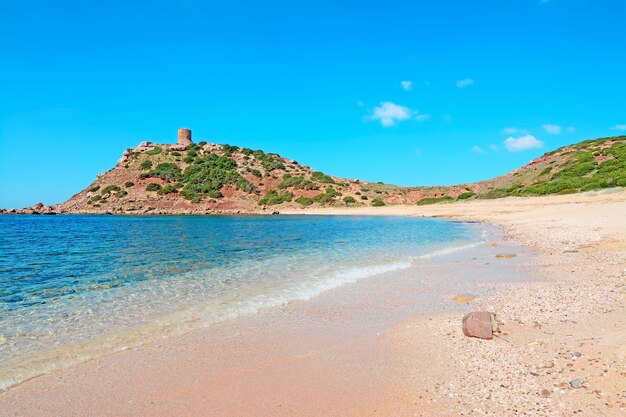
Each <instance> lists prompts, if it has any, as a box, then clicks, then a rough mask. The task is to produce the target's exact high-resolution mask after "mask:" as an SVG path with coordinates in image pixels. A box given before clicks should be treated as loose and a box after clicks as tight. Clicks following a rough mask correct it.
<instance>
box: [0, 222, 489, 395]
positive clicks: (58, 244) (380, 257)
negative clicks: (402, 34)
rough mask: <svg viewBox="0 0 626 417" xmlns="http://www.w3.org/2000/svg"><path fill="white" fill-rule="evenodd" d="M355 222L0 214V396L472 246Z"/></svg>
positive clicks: (431, 229)
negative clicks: (97, 360)
mask: <svg viewBox="0 0 626 417" xmlns="http://www.w3.org/2000/svg"><path fill="white" fill-rule="evenodd" d="M481 239H482V237H481V230H480V229H479V228H477V227H475V226H472V225H468V224H463V223H455V222H447V221H441V220H435V219H422V218H410V217H356V216H350V217H348V216H346V217H342V216H293V217H284V216H273V217H252V216H250V217H191V216H164V217H117V216H0V389H3V388H7V387H9V386H11V385H14V384H15V383H19V382H20V381H22V380H24V379H26V378H29V377H32V376H35V375H38V374H41V373H45V372H48V371H50V370H53V369H57V368H59V367H62V366H68V365H72V364H75V363H79V362H82V361H84V360H88V359H91V358H94V357H97V356H100V355H103V354H106V353H109V352H112V351H116V350H120V349H123V348H126V347H128V346H133V345H137V344H140V343H143V342H145V341H148V340H154V339H155V338H159V337H163V336H167V335H171V334H180V333H184V332H186V331H188V330H190V329H193V328H198V327H202V326H206V325H209V324H211V323H214V322H217V321H220V320H224V319H228V318H231V317H236V316H238V315H241V314H245V313H253V312H255V311H257V310H258V309H260V308H263V307H271V306H276V305H280V304H283V303H285V302H289V301H292V300H305V299H307V298H310V297H313V296H315V295H317V294H319V293H320V292H322V291H324V290H327V289H331V288H335V287H338V286H340V285H343V284H346V283H350V282H354V281H355V280H358V279H360V278H365V277H368V276H372V275H375V274H379V273H383V272H388V271H393V270H397V269H402V268H408V267H409V266H411V264H412V263H413V262H415V261H416V260H417V259H419V258H420V257H426V256H429V255H431V254H433V253H435V252H436V251H441V250H447V249H449V248H455V247H463V246H466V245H471V244H473V243H476V242H479V241H481Z"/></svg>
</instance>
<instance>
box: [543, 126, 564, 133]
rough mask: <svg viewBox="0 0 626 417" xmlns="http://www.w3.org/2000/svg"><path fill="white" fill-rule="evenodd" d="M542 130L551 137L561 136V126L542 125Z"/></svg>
mask: <svg viewBox="0 0 626 417" xmlns="http://www.w3.org/2000/svg"><path fill="white" fill-rule="evenodd" d="M542 127H543V130H545V131H546V132H548V133H549V134H551V135H560V134H561V126H559V125H543V126H542Z"/></svg>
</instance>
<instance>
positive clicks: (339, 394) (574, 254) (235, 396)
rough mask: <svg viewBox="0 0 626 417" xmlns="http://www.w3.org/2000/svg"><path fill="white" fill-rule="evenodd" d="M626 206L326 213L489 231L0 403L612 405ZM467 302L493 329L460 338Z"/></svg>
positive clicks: (545, 204) (194, 408)
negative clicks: (488, 336) (484, 313)
mask: <svg viewBox="0 0 626 417" xmlns="http://www.w3.org/2000/svg"><path fill="white" fill-rule="evenodd" d="M625 212H626V193H625V192H624V191H619V192H610V191H603V192H598V193H587V194H575V195H567V196H551V197H538V198H524V199H521V198H515V199H500V200H489V201H470V202H464V203H454V204H439V205H433V206H422V207H416V206H410V207H409V206H404V207H400V206H391V207H382V208H367V209H348V210H337V209H321V210H319V211H318V212H317V213H318V214H322V213H323V214H335V215H336V214H353V215H354V214H356V215H369V214H379V215H386V216H390V215H394V216H395V215H401V216H427V217H433V216H435V217H446V218H451V219H457V220H461V221H463V222H467V221H469V222H476V221H478V222H489V223H493V224H494V226H490V225H487V224H485V225H484V226H483V225H473V226H476V230H483V231H484V232H485V233H484V234H483V235H482V236H483V237H484V239H482V240H481V241H479V242H475V241H474V240H472V239H467V245H468V246H471V247H467V248H464V249H463V250H457V251H447V250H445V248H444V250H443V251H441V252H438V253H436V255H437V256H431V255H432V253H431V252H432V251H429V252H423V253H422V255H423V256H422V257H421V258H420V257H416V258H415V259H414V260H413V262H411V265H410V266H408V267H406V268H402V269H397V270H389V271H381V273H380V274H373V275H371V276H370V277H368V278H363V279H360V280H358V281H355V282H351V283H348V284H345V285H342V286H338V287H337V288H335V289H331V290H327V291H324V292H321V293H319V295H316V296H315V297H313V298H310V299H308V300H306V301H305V300H302V301H292V302H289V303H287V304H281V305H278V306H275V307H268V308H263V309H262V310H260V311H259V312H258V313H256V314H251V315H244V316H239V317H237V318H234V319H229V320H226V321H222V322H220V323H217V324H213V325H209V326H207V327H204V328H199V329H196V330H193V331H190V332H188V333H186V334H182V335H174V336H172V337H169V338H166V339H162V340H155V341H152V342H148V343H146V344H143V345H140V346H139V345H138V346H129V347H128V348H127V349H124V350H121V351H118V352H117V353H114V354H111V355H107V356H104V357H100V358H97V359H94V360H91V361H89V362H86V363H84V364H81V365H78V366H73V367H71V368H69V369H65V370H58V371H54V372H52V373H50V374H48V375H44V376H41V377H37V378H33V379H30V380H28V381H26V382H24V383H22V384H20V385H18V386H16V387H14V388H11V389H9V390H8V391H6V392H4V393H3V394H0V408H1V409H2V410H3V412H4V413H5V414H6V415H8V416H23V415H28V416H37V415H59V416H82V415H87V414H89V415H94V414H97V415H103V416H107V415H110V416H114V415H115V416H117V415H146V416H174V415H181V414H184V415H189V416H194V415H197V416H201V415H233V416H234V415H255V416H277V415H285V416H287V415H299V416H313V415H316V416H320V415H324V416H331V415H342V416H345V415H354V416H365V415H450V416H456V415H513V414H523V413H531V414H532V413H534V414H536V415H550V414H555V413H558V414H563V415H572V414H574V412H576V414H579V415H618V414H619V413H622V412H623V410H624V398H623V391H624V377H623V372H624V369H623V360H624V353H625V351H624V348H623V347H624V346H625V345H626V343H625V342H626V340H625V339H626V334H625V332H624V329H625V327H624V317H625V315H624V298H623V297H624V271H625V269H624V268H625V267H626V265H625V263H624V250H625V247H626V246H625V236H626V233H625V232H626V230H625V229H626V224H624V221H623V213H625ZM294 214H295V212H294ZM298 214H300V213H298ZM446 224H448V223H446ZM459 225H460V226H463V225H464V223H459ZM468 226H472V224H471V223H470V224H469V225H468ZM463 227H465V226H463ZM402 242H404V241H402ZM442 248H443V247H442ZM446 252H449V253H446ZM497 255H507V256H497ZM296 259H297V258H296ZM296 261H297V260H296ZM455 296H461V297H457V298H456V299H455ZM459 300H461V301H462V302H458V301H459ZM476 309H486V310H489V311H494V312H496V314H497V315H498V318H499V319H500V320H501V321H502V322H503V323H504V324H503V326H502V330H503V332H502V334H501V335H500V336H499V337H497V338H495V339H494V340H491V341H483V340H478V339H470V338H467V337H464V336H463V335H462V333H461V331H460V318H461V317H462V316H463V314H464V313H465V312H467V311H471V310H476ZM576 380H579V381H578V382H572V381H576ZM579 383H580V386H579ZM112 399H115V400H112ZM579 410H580V411H579ZM598 412H599V413H600V414H598Z"/></svg>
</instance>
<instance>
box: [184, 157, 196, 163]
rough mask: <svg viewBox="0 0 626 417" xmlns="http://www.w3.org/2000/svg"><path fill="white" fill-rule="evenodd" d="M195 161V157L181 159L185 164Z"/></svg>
mask: <svg viewBox="0 0 626 417" xmlns="http://www.w3.org/2000/svg"><path fill="white" fill-rule="evenodd" d="M195 159H196V157H195V156H191V155H187V156H185V157H184V158H183V162H184V163H186V164H191V163H193V161H194V160H195Z"/></svg>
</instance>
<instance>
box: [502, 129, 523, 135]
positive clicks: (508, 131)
mask: <svg viewBox="0 0 626 417" xmlns="http://www.w3.org/2000/svg"><path fill="white" fill-rule="evenodd" d="M502 133H503V134H504V135H516V134H518V133H526V131H525V130H523V129H518V128H516V127H505V128H504V129H502Z"/></svg>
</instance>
